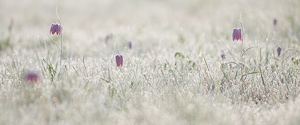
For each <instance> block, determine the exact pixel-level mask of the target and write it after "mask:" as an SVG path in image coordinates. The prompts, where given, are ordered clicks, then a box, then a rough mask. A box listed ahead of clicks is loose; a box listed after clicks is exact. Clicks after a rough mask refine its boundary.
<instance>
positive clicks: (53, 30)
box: [50, 23, 62, 35]
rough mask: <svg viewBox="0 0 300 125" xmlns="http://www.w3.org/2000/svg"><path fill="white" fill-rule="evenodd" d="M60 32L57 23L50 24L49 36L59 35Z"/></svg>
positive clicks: (60, 29)
mask: <svg viewBox="0 0 300 125" xmlns="http://www.w3.org/2000/svg"><path fill="white" fill-rule="evenodd" d="M61 31H62V28H61V26H60V25H59V24H57V23H52V25H51V28H50V34H55V33H56V35H60V34H61Z"/></svg>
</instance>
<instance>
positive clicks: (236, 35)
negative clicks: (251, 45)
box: [232, 28, 242, 41]
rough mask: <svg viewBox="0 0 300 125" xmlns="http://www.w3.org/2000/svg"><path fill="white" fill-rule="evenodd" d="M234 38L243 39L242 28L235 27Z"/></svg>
mask: <svg viewBox="0 0 300 125" xmlns="http://www.w3.org/2000/svg"><path fill="white" fill-rule="evenodd" d="M232 40H233V41H234V40H236V41H242V30H241V29H239V28H235V29H233V32H232Z"/></svg>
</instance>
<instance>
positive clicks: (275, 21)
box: [273, 18, 277, 26]
mask: <svg viewBox="0 0 300 125" xmlns="http://www.w3.org/2000/svg"><path fill="white" fill-rule="evenodd" d="M273 25H274V26H276V25H277V19H276V18H274V20H273Z"/></svg>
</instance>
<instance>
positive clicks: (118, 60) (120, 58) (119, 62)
mask: <svg viewBox="0 0 300 125" xmlns="http://www.w3.org/2000/svg"><path fill="white" fill-rule="evenodd" d="M116 63H117V67H122V66H123V56H122V55H117V56H116Z"/></svg>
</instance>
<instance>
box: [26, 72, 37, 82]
mask: <svg viewBox="0 0 300 125" xmlns="http://www.w3.org/2000/svg"><path fill="white" fill-rule="evenodd" d="M24 80H25V81H26V82H27V83H37V82H38V80H39V74H38V72H37V71H31V70H28V71H26V72H25V75H24Z"/></svg>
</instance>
